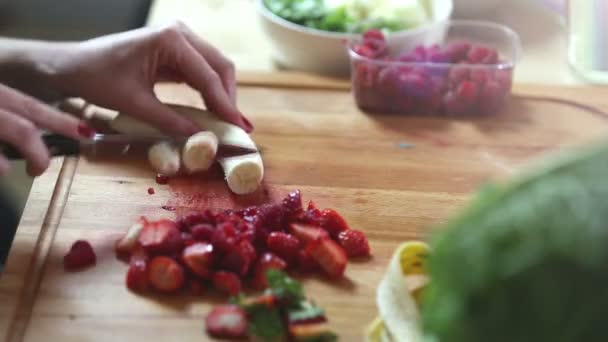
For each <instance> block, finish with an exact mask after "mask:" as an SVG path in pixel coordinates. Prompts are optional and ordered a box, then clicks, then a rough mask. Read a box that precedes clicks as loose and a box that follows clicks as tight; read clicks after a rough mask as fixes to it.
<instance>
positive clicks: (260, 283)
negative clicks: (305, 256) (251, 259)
mask: <svg viewBox="0 0 608 342" xmlns="http://www.w3.org/2000/svg"><path fill="white" fill-rule="evenodd" d="M285 268H287V263H286V262H285V260H283V259H281V258H279V257H278V256H276V255H274V254H272V253H270V252H266V253H264V254H262V256H261V257H260V258H259V259H258V262H257V264H256V265H255V268H254V269H253V279H252V280H251V282H252V283H251V286H252V287H253V288H254V289H256V290H263V289H265V288H267V287H268V282H267V281H266V271H268V270H269V269H279V270H284V269H285Z"/></svg>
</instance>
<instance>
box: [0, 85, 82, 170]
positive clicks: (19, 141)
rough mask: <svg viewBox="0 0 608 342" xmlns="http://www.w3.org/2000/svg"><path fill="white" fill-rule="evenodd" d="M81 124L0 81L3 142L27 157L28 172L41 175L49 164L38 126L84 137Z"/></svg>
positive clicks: (1, 162) (5, 166)
mask: <svg viewBox="0 0 608 342" xmlns="http://www.w3.org/2000/svg"><path fill="white" fill-rule="evenodd" d="M79 124H80V121H79V120H78V119H76V118H74V117H73V116H71V115H69V114H66V113H62V112H59V111H57V110H55V109H53V108H52V107H50V106H47V105H46V104H44V103H42V102H39V101H38V100H36V99H34V98H32V97H30V96H28V95H25V94H23V93H21V92H19V91H17V90H15V89H12V88H9V87H7V86H4V85H1V84H0V141H3V142H5V143H8V144H10V145H12V146H14V147H15V148H17V150H19V152H21V154H22V155H23V156H24V157H25V159H26V160H27V172H28V174H29V175H31V176H38V175H40V174H42V172H44V170H46V169H47V167H48V166H49V161H50V155H49V151H48V150H47V147H46V146H45V144H44V143H43V141H42V138H41V135H40V130H39V128H42V129H47V130H49V131H53V132H56V133H59V134H61V135H64V136H66V137H70V138H74V139H81V138H83V137H82V136H81V135H80V134H79V129H78V127H79ZM1 152H2V151H0V175H3V174H5V173H7V172H8V170H9V169H10V164H9V162H8V160H7V159H6V158H5V157H4V156H3V155H2V153H1Z"/></svg>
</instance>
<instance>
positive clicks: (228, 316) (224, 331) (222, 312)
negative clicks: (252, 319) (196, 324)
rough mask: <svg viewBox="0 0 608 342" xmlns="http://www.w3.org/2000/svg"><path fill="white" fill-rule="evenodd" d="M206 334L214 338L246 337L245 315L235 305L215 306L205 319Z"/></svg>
mask: <svg viewBox="0 0 608 342" xmlns="http://www.w3.org/2000/svg"><path fill="white" fill-rule="evenodd" d="M205 326H206V330H207V333H208V334H209V335H211V336H213V337H216V338H232V339H234V338H243V337H246V336H247V314H246V313H245V310H243V309H241V308H240V307H238V306H237V305H220V306H216V307H215V308H213V310H211V312H209V314H208V315H207V318H206V319H205Z"/></svg>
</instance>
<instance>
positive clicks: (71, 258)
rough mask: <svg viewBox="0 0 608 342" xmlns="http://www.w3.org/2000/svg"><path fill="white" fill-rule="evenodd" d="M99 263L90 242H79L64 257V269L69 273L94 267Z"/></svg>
mask: <svg viewBox="0 0 608 342" xmlns="http://www.w3.org/2000/svg"><path fill="white" fill-rule="evenodd" d="M96 262H97V256H95V251H93V247H91V244H90V243H89V242H88V241H85V240H77V241H76V242H74V244H72V247H71V248H70V251H69V252H68V253H67V254H66V255H65V256H64V257H63V267H64V268H65V269H66V270H67V271H75V270H78V269H81V268H84V267H88V266H92V265H94V264H95V263H96Z"/></svg>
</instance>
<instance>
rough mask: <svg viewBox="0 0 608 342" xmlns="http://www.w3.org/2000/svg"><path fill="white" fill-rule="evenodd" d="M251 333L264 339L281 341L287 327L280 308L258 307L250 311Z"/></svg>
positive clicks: (249, 326) (270, 341)
mask: <svg viewBox="0 0 608 342" xmlns="http://www.w3.org/2000/svg"><path fill="white" fill-rule="evenodd" d="M248 328H249V334H250V335H252V336H255V337H259V338H261V339H262V340H263V341H269V342H272V341H280V340H282V339H283V338H284V337H285V334H286V332H285V328H284V327H283V320H282V319H281V315H280V313H279V310H277V309H269V308H267V307H256V308H255V309H254V310H251V311H250V312H249V325H248Z"/></svg>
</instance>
